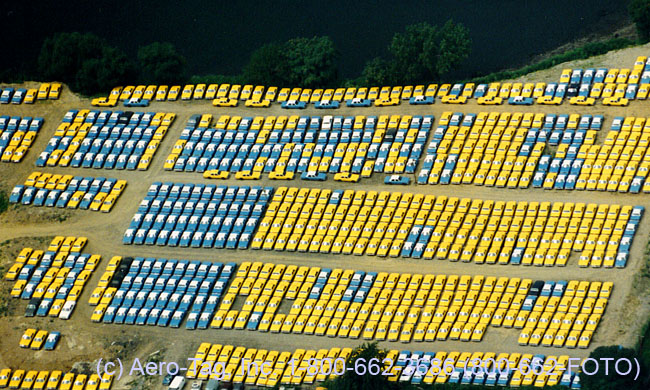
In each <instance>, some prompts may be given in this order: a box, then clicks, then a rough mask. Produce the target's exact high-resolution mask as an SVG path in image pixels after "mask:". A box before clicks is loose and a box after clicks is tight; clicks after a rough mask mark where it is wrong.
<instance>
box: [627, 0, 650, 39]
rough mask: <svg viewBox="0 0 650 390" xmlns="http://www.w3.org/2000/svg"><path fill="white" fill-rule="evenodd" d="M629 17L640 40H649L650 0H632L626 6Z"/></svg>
mask: <svg viewBox="0 0 650 390" xmlns="http://www.w3.org/2000/svg"><path fill="white" fill-rule="evenodd" d="M628 11H629V13H630V17H631V18H632V20H633V21H634V24H636V32H637V34H638V35H639V39H640V40H641V41H642V42H648V41H650V0H632V1H630V5H629V6H628Z"/></svg>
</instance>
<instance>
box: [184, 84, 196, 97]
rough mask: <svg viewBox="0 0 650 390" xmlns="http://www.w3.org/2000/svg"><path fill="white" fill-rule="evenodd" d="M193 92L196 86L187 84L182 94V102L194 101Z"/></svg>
mask: <svg viewBox="0 0 650 390" xmlns="http://www.w3.org/2000/svg"><path fill="white" fill-rule="evenodd" d="M192 92H194V85H192V84H187V85H186V86H185V87H184V88H183V92H181V100H190V99H192Z"/></svg>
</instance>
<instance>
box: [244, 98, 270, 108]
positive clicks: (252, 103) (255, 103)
mask: <svg viewBox="0 0 650 390" xmlns="http://www.w3.org/2000/svg"><path fill="white" fill-rule="evenodd" d="M244 106H246V107H270V106H271V101H270V100H268V99H263V100H253V99H248V100H246V103H244Z"/></svg>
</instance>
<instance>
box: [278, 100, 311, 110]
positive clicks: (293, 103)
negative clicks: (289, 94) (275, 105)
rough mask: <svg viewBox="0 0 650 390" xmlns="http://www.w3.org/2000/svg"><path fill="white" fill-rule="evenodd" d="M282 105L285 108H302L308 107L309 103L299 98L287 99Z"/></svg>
mask: <svg viewBox="0 0 650 390" xmlns="http://www.w3.org/2000/svg"><path fill="white" fill-rule="evenodd" d="M281 107H282V108H285V109H292V108H295V109H299V110H302V109H304V108H306V107H307V103H305V102H301V101H299V100H285V101H284V102H282V105H281Z"/></svg>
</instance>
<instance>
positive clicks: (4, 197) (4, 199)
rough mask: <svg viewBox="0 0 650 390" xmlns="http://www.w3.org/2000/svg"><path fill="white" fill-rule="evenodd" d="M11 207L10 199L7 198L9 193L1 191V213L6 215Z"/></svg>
mask: <svg viewBox="0 0 650 390" xmlns="http://www.w3.org/2000/svg"><path fill="white" fill-rule="evenodd" d="M8 207H9V198H8V197H7V193H5V192H4V191H0V213H4V212H5V211H7V208H8Z"/></svg>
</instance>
